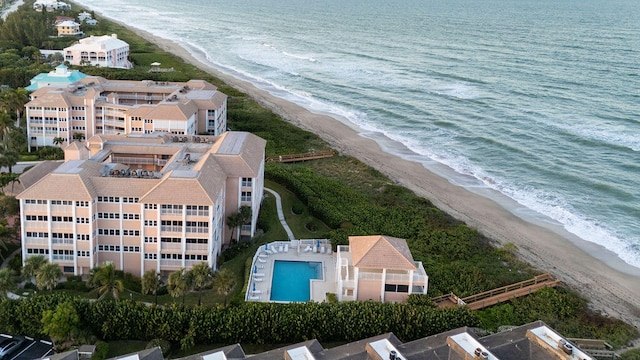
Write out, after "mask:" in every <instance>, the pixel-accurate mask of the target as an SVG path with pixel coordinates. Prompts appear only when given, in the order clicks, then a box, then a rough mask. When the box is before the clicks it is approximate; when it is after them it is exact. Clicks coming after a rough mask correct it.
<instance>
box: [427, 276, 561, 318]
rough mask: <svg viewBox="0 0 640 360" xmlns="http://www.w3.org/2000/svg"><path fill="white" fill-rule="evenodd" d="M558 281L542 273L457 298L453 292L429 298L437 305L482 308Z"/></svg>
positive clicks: (556, 283)
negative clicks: (528, 278) (517, 281)
mask: <svg viewBox="0 0 640 360" xmlns="http://www.w3.org/2000/svg"><path fill="white" fill-rule="evenodd" d="M559 283H560V280H556V279H554V278H553V276H551V274H549V273H547V274H542V275H538V276H536V277H534V278H533V279H530V280H525V281H521V282H519V283H515V284H511V285H507V286H503V287H499V288H497V289H493V290H489V291H485V292H482V293H479V294H475V295H471V296H467V297H465V298H458V297H457V296H456V295H454V294H446V295H442V296H438V297H435V298H433V299H431V300H432V301H433V302H434V303H436V305H438V306H439V307H445V306H455V305H461V306H462V305H464V306H467V307H469V308H470V309H472V310H479V309H483V308H485V307H487V306H491V305H495V304H499V303H501V302H505V301H509V300H511V299H515V298H518V297H521V296H525V295H529V294H531V293H534V292H536V291H538V290H540V289H542V288H545V287H555V286H557V285H558V284H559Z"/></svg>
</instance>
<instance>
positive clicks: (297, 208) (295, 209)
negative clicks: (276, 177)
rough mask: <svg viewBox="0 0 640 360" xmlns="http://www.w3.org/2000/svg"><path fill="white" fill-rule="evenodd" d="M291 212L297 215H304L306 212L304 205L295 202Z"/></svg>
mask: <svg viewBox="0 0 640 360" xmlns="http://www.w3.org/2000/svg"><path fill="white" fill-rule="evenodd" d="M291 212H292V213H294V214H296V215H302V213H303V212H304V205H302V204H301V203H299V202H297V201H296V202H294V203H293V205H292V206H291Z"/></svg>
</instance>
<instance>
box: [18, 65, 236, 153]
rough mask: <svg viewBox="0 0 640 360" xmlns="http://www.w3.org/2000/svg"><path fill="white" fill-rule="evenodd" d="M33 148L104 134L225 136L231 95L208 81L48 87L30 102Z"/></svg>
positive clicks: (96, 80) (89, 81)
mask: <svg viewBox="0 0 640 360" xmlns="http://www.w3.org/2000/svg"><path fill="white" fill-rule="evenodd" d="M25 108H26V110H25V116H26V119H27V135H28V138H29V140H30V142H29V144H30V146H31V147H38V146H45V145H54V139H55V138H62V139H63V140H64V141H66V142H67V143H70V142H71V141H72V140H73V136H74V134H75V133H81V134H83V135H84V138H85V139H88V138H90V137H92V136H94V135H103V134H151V133H154V132H166V133H170V134H175V135H196V134H202V133H208V134H210V135H221V134H222V133H223V132H224V131H226V128H227V95H225V94H223V93H221V92H220V91H218V90H217V88H216V87H215V86H214V85H212V84H210V83H208V82H206V81H203V80H190V81H188V82H186V83H174V82H156V81H152V80H143V81H127V80H107V79H105V78H102V77H98V76H87V77H84V78H82V79H80V80H78V81H76V82H74V83H73V84H70V85H68V86H65V87H43V88H40V89H38V90H35V91H34V92H33V93H31V95H30V101H29V102H28V103H27V104H25Z"/></svg>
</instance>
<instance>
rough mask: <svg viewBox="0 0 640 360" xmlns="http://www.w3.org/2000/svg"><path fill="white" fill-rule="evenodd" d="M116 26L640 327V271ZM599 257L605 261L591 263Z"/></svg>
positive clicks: (164, 43) (326, 119)
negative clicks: (239, 93)
mask: <svg viewBox="0 0 640 360" xmlns="http://www.w3.org/2000/svg"><path fill="white" fill-rule="evenodd" d="M110 20H112V21H114V22H118V21H117V20H114V19H110ZM118 23H119V24H121V25H123V26H126V27H128V28H130V29H131V30H132V31H135V32H136V33H138V34H139V35H140V36H142V37H143V38H145V39H146V40H148V41H150V42H152V43H154V44H156V45H158V46H159V47H160V48H161V49H163V50H165V51H167V52H170V53H173V54H176V55H177V56H179V57H181V58H182V59H184V60H185V61H187V62H189V63H191V64H193V65H195V66H197V67H199V68H201V69H203V70H204V71H206V72H208V73H210V74H212V75H213V76H215V77H217V78H219V79H221V80H223V81H224V82H225V83H227V84H228V85H230V86H232V87H234V88H236V89H238V90H240V91H242V92H244V93H246V94H248V95H249V96H250V97H252V98H253V99H255V100H256V101H257V102H258V103H260V104H261V105H263V106H265V107H267V108H269V109H271V110H272V111H273V112H275V113H276V114H278V115H280V116H281V117H282V118H284V119H285V120H287V121H289V122H291V123H293V124H295V125H296V126H298V127H301V128H303V129H305V130H308V131H311V132H313V133H315V134H317V135H319V136H320V137H321V138H322V139H324V140H325V141H327V142H328V143H329V144H331V145H332V146H333V147H334V148H335V149H336V150H338V151H339V152H340V153H341V154H344V155H350V156H353V157H355V158H358V159H359V160H361V161H363V162H364V163H366V164H368V165H369V166H371V167H373V168H375V169H377V170H379V171H380V172H382V173H383V174H385V175H386V176H388V177H389V178H390V179H392V180H393V181H395V182H396V183H398V184H399V185H402V186H405V187H407V188H409V189H411V190H412V191H414V192H415V193H416V194H418V195H419V196H422V197H424V198H426V199H429V200H430V201H431V202H432V203H433V204H434V205H436V206H437V207H438V208H440V209H442V210H443V211H445V212H447V213H449V214H451V215H452V216H454V217H455V218H457V219H459V220H461V221H464V222H465V223H467V224H468V225H470V226H472V227H474V228H476V229H478V230H479V231H480V232H482V233H483V234H484V235H486V236H487V237H489V238H491V239H494V240H495V241H497V242H499V243H501V244H504V243H513V244H515V245H516V246H517V247H518V252H519V255H520V257H521V258H522V259H523V260H524V261H526V262H528V263H530V264H531V265H533V266H535V267H536V268H538V269H540V270H541V271H545V272H551V273H552V274H553V275H554V276H556V277H557V278H558V279H560V280H561V281H563V282H564V283H565V284H567V285H568V286H570V287H571V288H573V289H575V290H576V291H578V292H579V293H581V294H582V295H583V296H584V297H586V298H587V299H588V300H590V306H591V308H593V309H595V310H598V311H601V312H602V313H603V314H605V315H607V316H611V317H615V318H619V319H622V320H624V321H626V322H629V323H631V324H633V325H635V326H636V327H640V269H638V268H634V267H632V266H630V265H627V264H625V263H624V262H623V261H622V260H620V259H618V258H616V257H615V256H614V255H613V254H610V253H608V252H606V251H605V250H604V249H603V248H600V247H598V246H596V245H594V244H590V243H585V242H584V241H582V240H581V239H578V238H577V237H575V236H572V235H571V234H569V233H568V232H563V231H561V229H558V230H556V231H552V230H551V229H550V228H549V227H543V226H539V225H536V224H533V223H531V222H527V221H525V220H523V219H522V218H520V217H518V216H516V215H514V214H513V213H511V212H510V211H508V210H506V208H504V207H503V206H501V205H500V204H498V203H497V202H495V201H493V200H491V199H489V198H487V197H484V196H481V195H478V194H475V193H472V192H470V191H468V190H466V189H464V188H462V187H460V186H456V185H454V184H452V183H450V182H449V181H448V180H447V179H445V178H443V177H441V176H438V175H436V174H434V173H432V172H430V171H429V170H427V169H426V168H425V167H424V166H423V165H422V164H420V163H417V162H412V161H407V160H405V159H402V158H400V157H397V156H395V155H391V154H389V153H387V152H385V151H383V150H382V149H381V147H380V146H379V145H378V143H376V142H375V141H374V140H371V139H368V138H365V137H363V136H361V135H360V134H359V133H358V132H357V131H356V130H354V128H352V127H350V126H347V125H345V124H344V123H342V122H340V121H338V120H336V119H334V118H332V117H330V116H327V115H323V114H316V113H312V112H310V111H308V110H306V109H304V108H302V107H301V106H298V105H296V104H294V103H291V102H288V101H285V100H282V99H280V98H277V97H275V96H273V95H271V94H269V93H268V92H266V91H264V90H261V89H258V88H256V87H254V86H253V85H251V84H250V83H247V82H245V81H242V80H239V79H237V78H235V77H233V76H230V75H227V74H224V73H222V72H220V71H218V70H217V69H216V68H214V67H212V66H209V65H207V64H206V63H203V62H201V61H199V60H198V59H197V58H196V57H194V56H193V55H192V54H190V53H189V52H188V51H187V50H186V49H184V48H183V47H181V46H180V45H179V44H177V43H175V42H173V41H170V40H166V39H163V38H160V37H157V36H155V35H153V34H151V33H149V32H146V31H143V30H140V29H136V28H132V27H131V26H128V25H127V24H123V23H121V22H118ZM583 249H588V252H587V251H585V250H583ZM596 253H597V254H600V253H601V254H602V256H600V255H598V256H592V254H596Z"/></svg>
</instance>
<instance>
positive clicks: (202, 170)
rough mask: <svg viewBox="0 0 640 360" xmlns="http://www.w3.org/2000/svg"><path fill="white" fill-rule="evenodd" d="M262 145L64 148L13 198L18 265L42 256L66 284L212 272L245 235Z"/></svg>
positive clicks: (257, 194) (234, 139)
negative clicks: (243, 219)
mask: <svg viewBox="0 0 640 360" xmlns="http://www.w3.org/2000/svg"><path fill="white" fill-rule="evenodd" d="M265 144H266V141H265V140H263V139H261V138H259V137H257V136H255V135H253V134H250V133H245V132H225V133H224V134H222V135H220V136H194V135H172V134H165V133H161V134H155V133H154V134H140V135H133V134H130V135H95V136H92V137H91V138H90V139H89V140H88V141H86V143H81V142H77V141H76V142H72V143H71V144H69V145H68V146H66V147H65V161H64V162H57V163H56V162H43V163H41V164H39V165H37V166H36V167H34V168H33V169H31V170H29V171H27V172H26V173H25V174H23V175H22V176H21V178H20V179H21V182H20V183H19V186H16V187H15V188H14V190H15V191H16V192H19V194H18V195H17V198H18V199H19V201H20V214H21V215H20V216H21V225H22V230H21V237H22V256H23V260H25V259H26V258H28V257H30V256H34V255H44V256H45V257H47V258H48V260H49V261H50V262H53V263H57V264H59V265H60V267H61V269H62V270H63V271H64V273H66V274H74V275H85V274H89V271H90V269H91V268H93V267H95V266H99V265H102V264H104V263H113V264H114V265H115V266H116V268H117V269H122V270H124V271H127V272H130V273H132V274H135V275H138V276H142V274H143V273H144V272H145V271H147V270H150V269H153V270H156V271H158V272H161V273H163V274H164V275H166V274H167V273H169V272H172V271H175V270H179V269H181V268H190V267H191V266H193V265H195V264H197V263H200V262H206V263H207V264H208V265H209V266H211V267H212V268H214V269H215V268H216V266H217V264H216V260H217V256H218V255H219V254H220V251H221V249H222V247H223V246H224V245H226V244H228V243H229V241H230V239H231V237H232V231H233V232H234V234H233V238H234V239H238V238H239V237H240V236H253V235H254V233H255V230H256V223H257V218H258V212H259V210H260V202H261V199H262V195H263V181H264V180H263V179H264V151H265ZM7 190H8V188H5V191H7ZM241 206H249V207H251V209H252V218H251V220H250V222H249V223H247V224H245V225H244V226H242V227H241V228H239V229H229V227H228V226H227V217H228V216H229V215H232V214H235V213H237V212H238V210H239V208H240V207H241Z"/></svg>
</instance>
